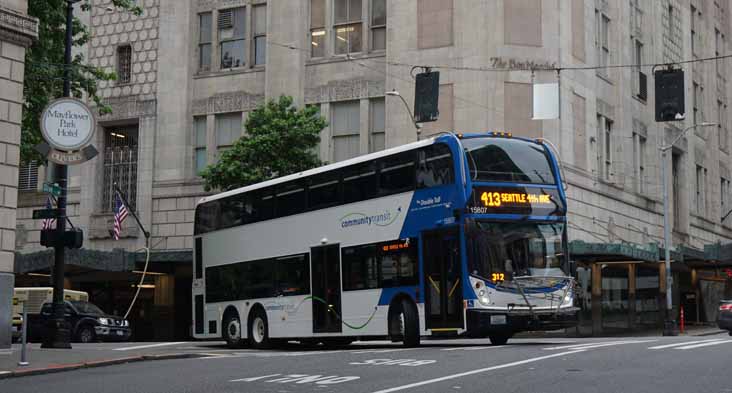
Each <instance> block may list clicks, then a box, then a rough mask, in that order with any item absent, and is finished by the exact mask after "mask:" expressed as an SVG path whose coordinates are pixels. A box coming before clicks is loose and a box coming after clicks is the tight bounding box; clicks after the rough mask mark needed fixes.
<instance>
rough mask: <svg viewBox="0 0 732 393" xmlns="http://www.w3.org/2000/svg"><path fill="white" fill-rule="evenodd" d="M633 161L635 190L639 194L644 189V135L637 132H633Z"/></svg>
mask: <svg viewBox="0 0 732 393" xmlns="http://www.w3.org/2000/svg"><path fill="white" fill-rule="evenodd" d="M633 161H634V162H635V165H634V166H633V167H634V172H635V174H634V176H635V184H636V190H637V191H638V193H639V194H642V193H644V192H645V191H646V190H645V178H646V177H645V176H646V172H645V171H646V167H645V165H646V163H645V161H646V137H644V136H643V135H640V134H637V133H633Z"/></svg>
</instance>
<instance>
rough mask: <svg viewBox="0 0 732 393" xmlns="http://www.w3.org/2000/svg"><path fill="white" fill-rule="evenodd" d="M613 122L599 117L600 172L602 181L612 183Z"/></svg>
mask: <svg viewBox="0 0 732 393" xmlns="http://www.w3.org/2000/svg"><path fill="white" fill-rule="evenodd" d="M612 124H613V122H612V120H610V119H608V118H606V117H604V116H602V115H599V114H598V115H597V132H598V139H599V140H600V141H601V142H600V143H601V145H600V149H599V150H598V152H599V153H598V164H599V168H598V170H599V171H600V172H601V176H602V179H604V180H605V181H610V179H611V177H612V164H613V156H612V152H613V149H612Z"/></svg>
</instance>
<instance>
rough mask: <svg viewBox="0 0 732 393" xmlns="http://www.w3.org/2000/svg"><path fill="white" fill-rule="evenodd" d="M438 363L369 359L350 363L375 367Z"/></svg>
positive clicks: (431, 362)
mask: <svg viewBox="0 0 732 393" xmlns="http://www.w3.org/2000/svg"><path fill="white" fill-rule="evenodd" d="M433 363H437V360H417V359H369V360H364V361H363V362H350V363H348V364H352V365H373V366H395V365H396V366H409V367H416V366H424V365H426V364H433Z"/></svg>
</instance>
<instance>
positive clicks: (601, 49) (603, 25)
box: [595, 10, 610, 76]
mask: <svg viewBox="0 0 732 393" xmlns="http://www.w3.org/2000/svg"><path fill="white" fill-rule="evenodd" d="M595 23H596V31H595V47H596V48H597V65H598V66H600V67H607V66H608V65H609V63H610V18H609V17H608V16H607V15H605V14H604V13H603V12H601V11H600V10H595ZM598 73H600V74H601V75H604V76H607V75H608V72H607V68H600V69H598Z"/></svg>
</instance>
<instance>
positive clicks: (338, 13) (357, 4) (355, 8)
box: [333, 0, 363, 55]
mask: <svg viewBox="0 0 732 393" xmlns="http://www.w3.org/2000/svg"><path fill="white" fill-rule="evenodd" d="M333 7H334V13H333V14H334V22H335V23H334V25H333V28H334V30H335V34H336V37H335V38H336V39H335V54H336V55H345V54H348V53H356V52H361V41H362V37H363V36H362V34H363V33H362V21H361V0H334V2H333Z"/></svg>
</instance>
